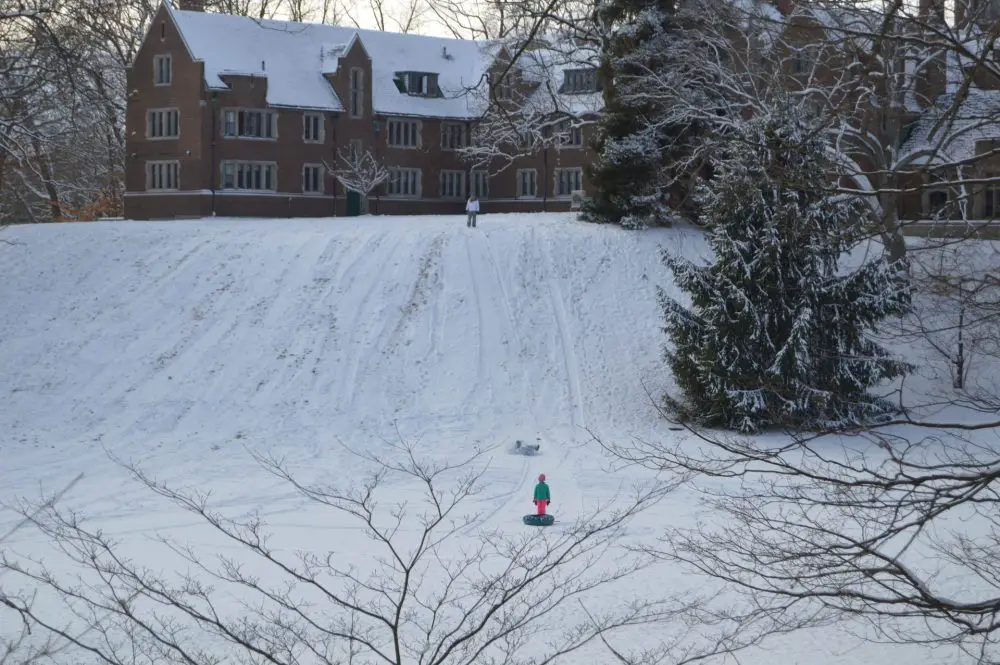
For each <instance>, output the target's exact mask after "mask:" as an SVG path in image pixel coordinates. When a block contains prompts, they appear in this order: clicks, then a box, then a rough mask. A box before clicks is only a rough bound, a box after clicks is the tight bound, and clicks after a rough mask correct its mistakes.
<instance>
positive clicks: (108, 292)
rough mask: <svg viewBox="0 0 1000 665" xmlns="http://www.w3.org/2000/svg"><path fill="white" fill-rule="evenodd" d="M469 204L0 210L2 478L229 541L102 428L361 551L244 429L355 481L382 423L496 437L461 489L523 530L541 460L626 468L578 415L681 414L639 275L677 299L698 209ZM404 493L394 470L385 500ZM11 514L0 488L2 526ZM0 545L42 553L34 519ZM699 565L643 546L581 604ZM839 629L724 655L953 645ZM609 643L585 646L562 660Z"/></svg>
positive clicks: (569, 486)
mask: <svg viewBox="0 0 1000 665" xmlns="http://www.w3.org/2000/svg"><path fill="white" fill-rule="evenodd" d="M463 221H464V218H463V217H461V216H454V217H409V218H405V217H401V218H378V217H366V218H355V219H330V220H230V219H221V218H220V219H211V220H191V221H175V222H148V223H138V222H98V223H87V224H51V225H38V226H21V227H13V228H11V229H9V230H8V232H7V233H6V234H5V235H4V239H5V240H9V241H12V242H14V243H15V244H14V245H12V246H7V245H2V246H0V278H2V279H0V310H2V311H4V312H5V313H6V316H5V317H3V319H0V339H3V340H4V343H3V344H2V345H0V366H2V367H3V368H4V371H3V372H2V373H0V394H2V395H3V396H4V405H5V408H4V409H2V410H0V436H2V440H3V441H4V442H5V447H4V464H3V465H2V466H0V487H2V488H3V493H2V496H0V500H2V501H7V500H12V499H14V498H15V497H18V496H29V497H36V496H38V494H39V492H40V491H43V492H56V491H58V490H60V489H62V488H64V487H66V486H68V485H70V483H71V481H73V479H74V478H76V477H77V476H78V475H79V474H81V473H82V474H83V478H82V479H80V480H79V481H78V482H76V483H75V484H73V485H72V486H71V487H70V489H69V490H68V491H67V492H66V495H65V497H63V499H62V501H61V503H62V504H63V505H65V506H67V507H72V508H73V509H76V510H79V511H82V513H84V514H85V515H86V516H87V517H88V518H91V519H93V520H95V521H96V523H97V524H98V525H100V526H101V527H102V528H103V529H104V530H105V532H106V533H108V534H109V535H111V536H113V537H116V538H118V539H120V540H122V541H123V542H124V543H126V545H127V546H128V547H130V548H132V549H134V550H135V551H137V552H138V553H140V554H141V556H142V561H143V564H144V565H147V566H153V567H155V566H158V565H167V564H166V562H167V561H169V559H168V558H166V555H165V554H164V553H163V549H164V548H163V547H162V545H159V546H158V543H157V542H156V541H155V539H154V536H157V535H167V536H170V537H173V538H175V539H179V540H182V541H183V542H185V543H189V544H191V545H194V546H196V547H199V548H202V551H204V552H205V553H206V555H207V554H208V553H209V552H212V551H215V552H221V551H230V550H226V549H225V548H226V547H229V548H231V547H232V546H231V545H228V546H227V545H226V544H224V543H221V542H220V541H219V539H218V538H217V537H215V538H213V537H212V536H211V534H210V533H206V531H205V530H204V529H201V528H199V527H198V524H197V522H198V521H197V520H196V519H195V518H193V517H192V516H191V515H189V514H185V513H183V512H182V511H180V510H179V509H177V508H176V507H175V506H171V505H169V504H165V503H164V502H163V501H158V500H156V497H153V496H150V493H149V492H148V491H146V490H145V489H143V488H141V487H138V486H137V485H136V484H135V483H134V482H128V481H127V480H126V478H125V477H124V475H123V472H122V471H121V469H120V468H118V467H116V466H115V465H113V464H112V463H111V462H110V461H109V459H108V457H107V455H106V452H105V448H106V449H107V450H109V451H110V452H112V453H114V454H116V455H118V456H120V457H122V458H123V459H126V460H133V461H135V462H136V463H138V464H140V465H141V466H142V467H143V468H146V469H149V470H151V471H153V472H155V474H156V476H157V477H158V478H160V479H162V480H165V481H170V482H176V483H181V484H183V485H185V486H187V487H197V488H202V489H211V490H212V492H213V496H212V501H213V505H214V506H216V507H218V508H219V509H220V510H223V511H226V512H227V513H228V514H243V515H245V514H249V513H250V512H251V511H254V510H260V511H261V512H262V513H263V514H264V516H265V518H266V520H267V522H268V525H269V526H270V527H271V528H272V529H274V530H275V532H276V533H278V534H279V536H280V538H279V540H280V542H281V544H282V547H283V548H285V549H303V550H306V551H313V552H322V551H324V550H325V549H334V550H336V549H338V548H339V550H340V551H344V550H345V549H346V550H347V551H348V552H349V553H351V554H353V555H355V556H362V557H364V556H366V555H367V554H366V553H368V552H371V549H369V548H371V547H373V546H372V545H371V544H370V543H369V541H367V540H366V539H364V538H363V537H362V536H361V535H360V532H359V531H358V530H357V529H356V528H355V529H354V530H353V531H352V530H351V528H352V527H348V526H345V525H344V524H341V523H338V522H332V521H330V519H329V517H328V514H326V513H319V512H317V511H316V509H315V507H309V505H308V504H304V503H303V502H302V501H301V499H300V498H299V497H297V495H296V494H295V493H294V492H292V491H290V489H289V488H288V487H287V486H285V485H284V484H282V483H278V482H276V481H275V479H274V478H273V477H271V476H269V475H268V474H267V473H265V472H264V471H263V470H262V469H261V468H260V467H259V466H258V465H257V464H256V463H255V462H254V461H253V460H252V459H251V457H250V454H249V452H248V449H249V450H258V451H263V452H271V453H273V454H275V455H280V456H283V457H284V458H285V459H286V461H287V462H288V463H289V465H290V466H291V467H292V468H294V469H295V470H296V471H297V472H299V473H300V474H302V477H303V479H304V480H306V481H310V480H317V479H320V480H321V479H327V480H331V479H332V480H341V479H344V480H346V479H350V478H355V479H356V478H358V477H359V476H360V474H361V473H362V472H363V471H364V467H363V464H362V463H361V462H360V461H359V460H358V459H357V458H356V457H354V456H352V455H350V454H349V453H347V452H346V451H345V447H356V448H362V449H369V450H372V451H377V452H381V451H384V450H386V446H385V444H384V443H383V441H394V440H398V438H399V437H402V438H404V439H405V440H407V441H410V442H412V443H414V444H416V445H417V446H418V448H419V449H420V450H422V451H425V452H426V453H427V454H428V455H432V456H435V457H437V458H445V459H453V458H458V457H465V456H466V455H467V454H468V452H469V451H470V450H471V448H472V447H473V446H474V445H476V444H480V445H484V446H491V447H492V446H496V447H497V448H496V450H494V451H492V452H491V453H490V457H491V460H490V466H489V467H488V469H487V470H486V474H487V475H486V479H487V481H488V485H487V487H488V491H487V492H486V493H485V495H483V496H482V497H480V498H479V499H478V501H479V503H478V504H477V506H478V507H479V508H481V509H482V512H483V513H484V518H483V521H482V524H481V526H482V528H484V529H492V528H508V529H521V528H525V527H521V526H520V522H519V518H520V516H521V515H522V514H524V513H527V512H529V511H530V509H531V505H530V497H531V489H532V486H533V484H534V479H535V477H536V476H537V474H538V473H539V472H544V473H546V475H547V476H548V482H549V484H550V487H551V489H552V493H553V506H552V509H553V511H554V512H555V514H556V515H557V519H558V518H563V519H566V518H570V519H571V518H572V517H573V516H575V515H578V514H581V513H582V512H583V511H585V510H587V509H588V508H591V507H593V506H595V505H597V504H598V503H600V502H602V501H606V500H608V499H609V498H610V497H612V496H614V495H615V494H616V492H617V491H618V490H619V489H620V488H621V487H627V486H628V485H629V484H630V483H631V482H633V481H637V480H641V479H642V478H643V477H644V475H643V474H642V472H640V471H637V470H635V469H618V470H615V471H611V470H609V468H608V466H607V463H608V460H607V458H606V457H605V456H604V455H603V454H602V452H601V450H600V448H599V447H598V446H596V445H594V444H593V442H592V441H591V436H590V433H589V432H588V430H589V431H592V432H593V433H595V434H597V435H599V436H602V437H605V438H607V439H609V440H615V441H618V442H626V441H627V440H628V439H629V438H630V437H641V438H645V439H646V440H652V439H654V438H655V439H661V440H662V439H665V438H666V437H670V436H677V435H675V434H672V433H671V432H669V431H667V430H666V429H665V428H664V426H663V422H662V421H661V420H659V418H658V417H657V415H656V413H655V410H654V409H653V406H652V405H651V403H650V399H649V396H648V395H649V394H651V395H654V396H655V395H658V394H660V393H661V392H662V391H663V390H664V389H665V388H667V387H669V379H668V378H667V377H665V376H664V370H663V364H662V360H661V358H660V348H661V345H662V343H663V341H664V340H663V334H662V332H661V329H662V320H661V315H660V310H659V308H658V306H657V301H656V293H655V287H656V286H657V285H660V286H663V287H664V288H665V289H666V290H667V292H668V293H669V294H671V295H674V296H677V297H680V293H679V292H678V291H677V290H676V289H675V288H674V287H672V286H671V285H670V284H669V282H668V279H667V271H666V269H665V267H663V266H662V264H661V262H660V248H661V246H664V247H669V248H670V250H671V251H672V252H674V253H677V254H680V255H683V256H685V257H687V258H689V259H692V260H698V259H699V258H700V257H704V255H705V253H706V251H707V250H706V246H705V243H704V242H703V240H702V236H701V234H700V232H698V231H696V230H693V229H688V228H676V229H668V230H662V229H661V230H649V231H644V232H628V231H623V230H620V229H617V228H615V227H610V226H603V225H602V226H598V225H586V224H582V223H578V222H574V221H573V220H572V218H571V216H570V215H566V214H547V215H546V214H537V215H482V216H481V217H480V223H479V228H478V229H475V230H471V229H466V228H465V227H464V224H463V223H462V222H463ZM647 391H648V394H647ZM535 437H539V438H540V440H541V450H540V451H539V453H538V454H537V455H534V456H530V457H529V456H522V455H511V454H509V448H510V446H511V444H512V443H513V442H514V441H515V440H516V439H527V440H529V441H530V440H533V439H534V438H535ZM390 489H391V488H390ZM406 496H407V494H406V489H405V488H400V489H399V492H398V494H397V493H394V492H390V493H389V494H388V495H387V496H386V497H385V499H384V501H386V502H390V501H393V500H395V499H396V498H399V497H406ZM696 516H697V506H696V504H695V501H694V499H693V498H692V496H691V495H689V494H685V493H678V494H676V495H672V496H671V497H670V498H669V499H668V500H667V501H665V502H664V503H662V504H660V505H659V506H657V507H656V508H655V510H653V511H651V512H650V513H648V514H645V515H643V516H641V519H640V520H638V521H637V522H636V523H635V524H634V525H632V526H630V527H629V531H628V532H627V533H628V536H629V537H640V536H650V535H655V534H656V533H658V532H659V530H660V529H661V528H662V527H663V526H665V525H671V526H678V525H682V524H690V523H692V520H693V519H695V518H696ZM17 522H18V519H17V517H16V516H15V515H14V514H13V513H12V512H10V511H2V510H0V534H7V533H8V532H9V531H10V530H11V529H12V528H13V527H15V526H16V523H17ZM3 544H4V547H10V548H11V549H12V550H15V551H17V552H28V553H39V552H43V551H45V546H44V543H43V539H42V537H41V536H40V535H39V534H38V533H37V532H35V531H33V530H32V529H30V528H23V529H19V530H17V531H15V532H14V533H13V535H11V536H10V538H9V539H8V540H6V541H5V542H4V543H3ZM345 545H346V546H347V547H346V548H345ZM651 582H652V584H651ZM699 584H700V582H699V580H698V579H697V578H692V576H691V575H690V573H689V572H687V571H685V570H681V569H678V568H677V567H676V566H675V565H672V564H663V566H662V567H660V568H658V569H657V570H656V571H654V572H650V573H648V574H647V575H644V576H643V577H641V578H638V579H632V580H630V581H628V583H627V584H626V585H625V586H624V587H622V586H619V587H617V588H616V589H613V590H608V591H607V592H606V593H607V595H606V596H605V597H604V598H603V600H602V601H601V602H603V603H611V602H613V601H614V600H615V599H616V598H617V599H621V598H625V597H630V596H633V597H634V596H635V595H637V594H644V593H648V591H649V589H651V588H653V589H658V590H661V591H663V592H665V593H666V592H669V591H670V590H675V589H692V588H694V587H696V586H697V585H699ZM658 592H659V591H658ZM5 627H6V626H5ZM3 630H4V628H0V636H2V634H3ZM853 630H860V631H864V630H865V629H864V628H863V627H856V626H855V627H853ZM851 631H852V627H850V626H848V627H844V628H841V627H827V628H823V629H821V630H817V631H811V632H805V633H796V634H793V635H785V636H780V637H778V638H776V639H774V640H771V641H769V642H767V643H765V645H763V646H762V647H760V648H755V649H753V650H751V651H749V652H747V653H745V654H742V655H741V656H740V662H741V663H743V665H772V664H773V663H775V662H779V661H780V662H781V663H783V664H787V665H796V664H799V663H809V664H810V665H848V664H850V665H855V664H856V663H859V662H872V663H875V662H907V663H914V664H915V665H930V664H932V663H934V664H936V663H945V662H957V661H955V660H954V659H953V656H954V653H953V652H950V651H947V650H945V651H943V652H936V651H933V650H930V649H926V648H923V647H900V646H895V645H888V644H882V645H877V644H871V643H865V642H860V641H859V640H858V638H857V637H856V635H853V634H852V632H851ZM666 636H667V633H658V632H656V631H653V632H646V633H645V634H644V637H643V639H646V640H655V639H656V638H657V637H666ZM640 642H641V640H640ZM650 646H652V644H651V645H650ZM949 654H951V655H950V656H949ZM608 661H609V659H608V658H607V654H606V653H599V654H593V653H585V652H580V653H578V654H574V655H573V656H572V658H571V660H570V661H567V662H573V663H578V664H581V665H589V663H595V664H596V663H607V662H608ZM707 662H719V663H722V662H731V661H726V660H723V659H719V660H718V661H707Z"/></svg>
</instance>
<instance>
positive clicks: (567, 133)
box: [556, 120, 583, 150]
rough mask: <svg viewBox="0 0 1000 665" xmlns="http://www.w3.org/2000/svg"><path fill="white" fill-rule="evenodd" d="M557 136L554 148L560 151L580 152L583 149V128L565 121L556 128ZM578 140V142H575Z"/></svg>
mask: <svg viewBox="0 0 1000 665" xmlns="http://www.w3.org/2000/svg"><path fill="white" fill-rule="evenodd" d="M556 133H557V134H558V135H559V137H558V140H557V141H556V146H557V147H558V148H559V149H560V150H580V149H582V148H583V127H582V126H580V125H574V124H573V122H572V121H570V120H566V121H564V122H562V123H560V125H559V126H558V127H557V128H556ZM577 139H579V142H577Z"/></svg>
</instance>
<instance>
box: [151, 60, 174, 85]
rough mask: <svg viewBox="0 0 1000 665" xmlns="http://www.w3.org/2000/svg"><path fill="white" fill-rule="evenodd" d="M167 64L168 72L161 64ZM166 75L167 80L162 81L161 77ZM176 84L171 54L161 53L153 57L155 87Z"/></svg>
mask: <svg viewBox="0 0 1000 665" xmlns="http://www.w3.org/2000/svg"><path fill="white" fill-rule="evenodd" d="M163 62H166V63H167V65H166V70H164V68H163V65H162V64H160V63H163ZM164 72H165V73H166V79H165V80H161V77H160V75H161V74H163V73H164ZM173 82H174V59H173V57H172V56H171V55H170V54H169V53H161V54H159V55H154V56H153V85H155V86H157V87H166V86H168V85H170V84H171V83H173Z"/></svg>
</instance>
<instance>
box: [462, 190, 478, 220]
mask: <svg viewBox="0 0 1000 665" xmlns="http://www.w3.org/2000/svg"><path fill="white" fill-rule="evenodd" d="M465 213H466V215H468V217H466V220H465V225H466V226H468V227H473V228H475V226H476V215H477V214H479V197H477V196H476V195H475V194H473V195H472V196H470V197H469V200H468V201H466V202H465Z"/></svg>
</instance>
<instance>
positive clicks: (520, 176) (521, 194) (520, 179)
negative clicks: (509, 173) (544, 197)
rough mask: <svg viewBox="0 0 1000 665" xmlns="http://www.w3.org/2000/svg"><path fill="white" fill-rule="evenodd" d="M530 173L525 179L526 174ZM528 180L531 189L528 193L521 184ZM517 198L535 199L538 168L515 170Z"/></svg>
mask: <svg viewBox="0 0 1000 665" xmlns="http://www.w3.org/2000/svg"><path fill="white" fill-rule="evenodd" d="M529 173H530V174H531V178H530V179H529V180H525V176H526V175H527V174H529ZM528 182H530V183H531V189H532V190H533V191H532V192H531V193H530V194H528V193H525V191H524V188H523V187H522V185H524V184H526V183H528ZM516 191H517V198H519V199H537V198H538V169H518V170H517V190H516Z"/></svg>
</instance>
